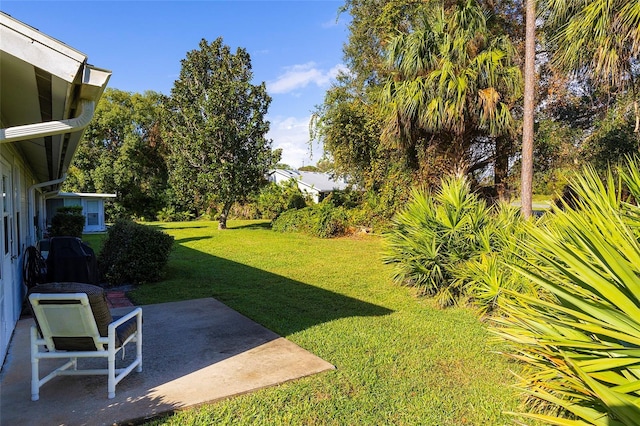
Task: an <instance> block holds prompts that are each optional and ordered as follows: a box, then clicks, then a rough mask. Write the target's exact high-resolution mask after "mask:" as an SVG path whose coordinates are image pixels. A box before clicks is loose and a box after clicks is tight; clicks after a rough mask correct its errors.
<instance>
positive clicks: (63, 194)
mask: <svg viewBox="0 0 640 426" xmlns="http://www.w3.org/2000/svg"><path fill="white" fill-rule="evenodd" d="M116 196H117V195H116V194H100V193H94V192H58V194H57V195H56V196H55V197H51V198H116Z"/></svg>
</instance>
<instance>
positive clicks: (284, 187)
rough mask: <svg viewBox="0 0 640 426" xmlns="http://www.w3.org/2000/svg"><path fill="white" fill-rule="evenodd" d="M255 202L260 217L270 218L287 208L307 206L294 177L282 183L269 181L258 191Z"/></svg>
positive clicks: (275, 216) (272, 218) (274, 217)
mask: <svg viewBox="0 0 640 426" xmlns="http://www.w3.org/2000/svg"><path fill="white" fill-rule="evenodd" d="M257 204H258V210H260V212H261V213H262V217H263V218H264V219H271V220H274V219H276V218H277V217H278V216H280V215H281V214H282V213H283V212H285V211H287V210H292V209H302V208H305V207H306V206H307V202H306V201H305V199H304V196H303V195H302V192H300V189H299V188H298V184H297V183H296V181H295V180H294V179H291V180H289V181H288V182H284V183H282V184H277V183H273V182H271V183H269V184H268V185H267V186H265V187H264V188H263V189H262V190H261V191H260V195H259V196H258V201H257Z"/></svg>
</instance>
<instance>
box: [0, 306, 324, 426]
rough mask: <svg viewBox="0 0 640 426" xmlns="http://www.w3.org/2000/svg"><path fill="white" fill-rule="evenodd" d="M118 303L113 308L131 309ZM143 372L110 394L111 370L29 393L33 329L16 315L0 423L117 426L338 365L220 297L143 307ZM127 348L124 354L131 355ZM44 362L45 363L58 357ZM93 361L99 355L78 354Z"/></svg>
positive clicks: (0, 378) (1, 385)
mask: <svg viewBox="0 0 640 426" xmlns="http://www.w3.org/2000/svg"><path fill="white" fill-rule="evenodd" d="M130 309H131V308H119V309H116V310H114V313H116V314H117V313H118V312H120V313H122V312H127V311H128V310H130ZM142 312H143V321H144V326H143V371H142V373H136V372H135V371H134V372H132V373H130V374H129V375H128V376H127V377H125V378H124V379H123V380H122V382H120V383H119V384H118V385H117V387H116V397H115V398H114V399H108V398H107V378H106V376H63V377H57V378H54V379H53V380H52V381H51V382H49V383H47V384H45V385H44V386H43V387H42V388H41V389H40V400H39V401H35V402H32V401H31V399H30V394H31V391H30V377H31V365H30V359H29V328H30V327H31V325H32V324H33V319H31V318H27V319H22V320H20V321H19V322H18V326H17V328H16V331H15V334H14V336H13V340H12V342H11V346H10V348H9V355H8V356H7V360H6V362H5V365H4V367H3V370H2V373H1V374H0V424H1V425H112V424H126V423H130V422H139V421H141V420H143V419H145V418H151V417H154V416H157V415H158V414H161V413H165V412H172V411H174V410H179V409H183V408H186V407H191V406H195V405H198V404H202V403H205V402H211V401H216V400H219V399H223V398H228V397H230V396H233V395H238V394H243V393H247V392H251V391H253V390H256V389H260V388H264V387H267V386H273V385H276V384H280V383H283V382H286V381H289V380H293V379H297V378H300V377H303V376H308V375H311V374H315V373H319V372H322V371H326V370H331V369H333V368H334V366H333V365H331V364H330V363H328V362H326V361H324V360H322V359H320V358H318V357H317V356H315V355H313V354H311V353H309V352H308V351H306V350H304V349H302V348H300V347H299V346H297V345H295V344H294V343H292V342H290V341H288V340H286V339H284V338H282V337H280V336H278V335H277V334H275V333H273V332H271V331H269V330H267V329H266V328H264V327H262V326H261V325H259V324H256V323H255V322H253V321H251V320H250V319H248V318H247V317H245V316H243V315H241V314H239V313H238V312H236V311H234V310H232V309H231V308H229V307H227V306H226V305H224V304H222V303H220V302H218V301H217V300H215V299H211V298H207V299H197V300H188V301H182V302H172V303H163V304H157V305H146V306H142ZM134 352H135V347H134V346H133V345H132V346H131V347H129V346H128V347H127V352H126V354H125V359H128V358H130V357H132V356H134ZM45 361H46V362H44V361H41V363H40V364H41V376H42V375H43V374H42V372H45V371H48V370H47V366H48V365H49V366H55V365H59V364H57V363H56V362H55V361H54V360H45ZM82 361H86V362H87V363H91V362H94V361H88V360H79V361H78V362H79V364H80V366H83V365H84V366H86V365H88V364H86V363H85V364H81V362H82Z"/></svg>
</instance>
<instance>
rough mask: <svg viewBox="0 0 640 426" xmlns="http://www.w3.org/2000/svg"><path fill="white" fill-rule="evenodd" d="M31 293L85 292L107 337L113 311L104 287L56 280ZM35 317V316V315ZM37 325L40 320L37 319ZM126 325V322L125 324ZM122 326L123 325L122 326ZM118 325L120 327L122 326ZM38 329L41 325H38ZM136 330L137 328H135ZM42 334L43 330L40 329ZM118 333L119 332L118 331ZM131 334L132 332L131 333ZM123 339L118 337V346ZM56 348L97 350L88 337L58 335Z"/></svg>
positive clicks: (40, 286)
mask: <svg viewBox="0 0 640 426" xmlns="http://www.w3.org/2000/svg"><path fill="white" fill-rule="evenodd" d="M31 293H43V294H51V293H62V294H65V293H85V294H86V295H87V297H88V299H89V305H90V306H91V311H92V312H93V316H94V318H95V320H96V325H97V326H98V331H99V333H100V336H102V337H107V336H108V335H109V324H110V323H111V322H112V321H113V318H112V316H111V312H110V311H109V305H108V304H107V296H106V294H105V292H104V289H103V288H102V287H98V286H95V285H92V284H84V283H74V282H56V283H46V284H39V285H37V286H35V287H32V288H31V289H29V294H31ZM34 319H35V316H34ZM36 325H38V321H37V320H36ZM123 325H124V324H123ZM121 327H122V326H121ZM121 327H118V328H121ZM38 330H40V326H39V325H38ZM134 331H135V328H134ZM40 333H41V334H42V331H40ZM116 334H118V333H116ZM129 334H131V333H129ZM121 341H122V340H121V339H119V338H116V346H120V342H121ZM54 342H55V345H56V349H58V350H67V351H87V350H89V351H90V350H96V348H95V345H94V344H93V340H92V339H91V338H86V337H77V338H76V337H66V338H61V337H56V338H54Z"/></svg>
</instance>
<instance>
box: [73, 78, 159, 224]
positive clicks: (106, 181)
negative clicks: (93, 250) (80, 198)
mask: <svg viewBox="0 0 640 426" xmlns="http://www.w3.org/2000/svg"><path fill="white" fill-rule="evenodd" d="M160 101H161V96H160V94H158V93H155V92H151V91H149V92H145V93H144V94H140V93H129V92H124V91H122V90H117V89H107V90H106V91H105V93H104V95H103V96H102V98H101V99H100V103H99V104H98V107H97V108H96V113H95V117H94V119H93V120H92V121H91V123H90V124H89V126H88V128H87V130H86V131H85V133H84V135H83V140H82V143H81V145H80V147H79V148H78V152H77V154H76V155H75V156H74V160H73V164H72V167H70V168H69V175H70V176H69V179H67V182H65V187H64V188H65V190H74V191H81V192H96V191H98V192H115V193H116V194H117V198H116V201H115V203H113V204H111V205H110V206H109V209H108V213H109V214H110V215H111V216H112V218H113V216H114V215H117V216H125V217H131V216H134V217H146V218H153V217H155V214H156V212H157V211H158V210H160V209H161V208H162V204H163V203H164V193H165V190H166V186H167V185H166V181H167V168H166V163H165V153H164V148H163V143H162V139H161V137H160V132H159V128H158V126H159V118H160V107H159V105H160Z"/></svg>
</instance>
